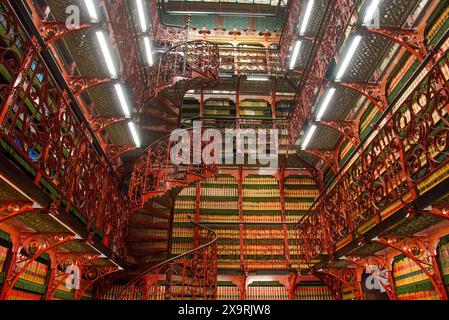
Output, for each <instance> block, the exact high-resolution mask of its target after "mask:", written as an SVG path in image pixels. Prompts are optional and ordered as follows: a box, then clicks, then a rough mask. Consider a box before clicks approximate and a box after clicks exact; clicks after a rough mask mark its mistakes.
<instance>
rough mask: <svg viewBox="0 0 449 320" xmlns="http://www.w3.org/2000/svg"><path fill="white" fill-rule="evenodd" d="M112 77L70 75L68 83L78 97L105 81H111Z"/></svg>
mask: <svg viewBox="0 0 449 320" xmlns="http://www.w3.org/2000/svg"><path fill="white" fill-rule="evenodd" d="M111 81H112V79H111V78H88V77H70V78H69V79H68V83H69V86H70V88H71V89H72V92H73V95H74V96H75V97H78V96H79V95H81V94H82V93H84V92H86V91H88V90H90V89H92V88H94V87H96V86H99V85H102V84H105V83H108V82H111Z"/></svg>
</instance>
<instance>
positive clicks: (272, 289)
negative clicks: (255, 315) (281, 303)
mask: <svg viewBox="0 0 449 320" xmlns="http://www.w3.org/2000/svg"><path fill="white" fill-rule="evenodd" d="M246 299H247V300H288V291H287V290H286V289H285V287H284V286H260V287H259V286H249V287H248V288H247V289H246Z"/></svg>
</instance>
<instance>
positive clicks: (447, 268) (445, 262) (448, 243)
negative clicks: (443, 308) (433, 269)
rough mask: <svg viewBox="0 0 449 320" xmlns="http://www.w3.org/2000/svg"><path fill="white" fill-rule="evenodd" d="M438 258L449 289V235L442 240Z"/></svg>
mask: <svg viewBox="0 0 449 320" xmlns="http://www.w3.org/2000/svg"><path fill="white" fill-rule="evenodd" d="M438 258H439V263H440V271H441V275H442V276H443V278H444V279H445V284H446V288H448V290H449V237H445V238H443V239H442V240H441V243H440V245H439V247H438Z"/></svg>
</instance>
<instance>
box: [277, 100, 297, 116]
mask: <svg viewBox="0 0 449 320" xmlns="http://www.w3.org/2000/svg"><path fill="white" fill-rule="evenodd" d="M292 105H293V102H291V101H279V102H278V103H276V117H277V118H287V117H288V115H289V113H290V110H291V108H292Z"/></svg>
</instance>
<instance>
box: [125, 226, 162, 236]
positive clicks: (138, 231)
mask: <svg viewBox="0 0 449 320" xmlns="http://www.w3.org/2000/svg"><path fill="white" fill-rule="evenodd" d="M130 232H131V231H130ZM147 235H148V229H143V228H134V229H133V230H132V237H133V238H144V237H145V236H147ZM151 236H152V237H157V238H167V237H168V230H164V229H151Z"/></svg>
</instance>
